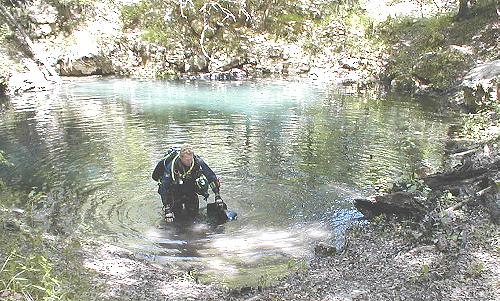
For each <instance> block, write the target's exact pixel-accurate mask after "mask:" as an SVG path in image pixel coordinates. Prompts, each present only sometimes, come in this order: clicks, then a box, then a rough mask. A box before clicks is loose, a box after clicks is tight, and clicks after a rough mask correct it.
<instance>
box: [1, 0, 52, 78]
mask: <svg viewBox="0 0 500 301" xmlns="http://www.w3.org/2000/svg"><path fill="white" fill-rule="evenodd" d="M0 14H1V15H2V16H3V18H4V19H5V20H6V22H7V25H8V26H9V27H10V28H11V30H12V31H13V32H17V33H18V34H19V35H20V37H18V39H20V40H21V41H23V42H24V43H25V44H26V46H27V47H28V50H29V52H30V53H31V55H32V56H33V59H34V60H35V61H37V62H39V63H40V64H41V66H40V68H41V69H42V73H43V74H45V79H46V80H48V81H51V82H56V83H59V82H61V78H60V77H59V75H58V74H57V72H56V71H55V70H54V68H53V67H52V65H50V64H49V63H48V62H47V60H46V58H45V57H44V56H43V55H40V54H39V53H38V52H37V51H36V50H35V45H34V44H33V41H31V38H30V37H29V36H28V34H27V33H26V32H25V31H24V29H23V27H22V26H21V25H20V24H19V23H18V22H17V21H16V19H15V18H14V17H13V16H12V15H11V14H10V12H9V10H8V9H7V7H5V6H4V5H3V4H2V3H0ZM43 71H46V72H43Z"/></svg>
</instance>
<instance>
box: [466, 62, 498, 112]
mask: <svg viewBox="0 0 500 301" xmlns="http://www.w3.org/2000/svg"><path fill="white" fill-rule="evenodd" d="M461 88H462V92H463V97H464V102H465V105H466V106H467V107H468V108H469V109H470V110H471V111H477V110H478V109H480V108H481V107H482V106H483V105H485V104H487V103H488V102H491V101H496V102H498V101H499V100H500V60H495V61H491V62H488V63H484V64H480V65H478V66H476V67H475V68H473V69H472V70H471V71H469V73H467V75H466V76H465V78H464V80H463V81H462V84H461Z"/></svg>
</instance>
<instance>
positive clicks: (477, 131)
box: [459, 102, 500, 140]
mask: <svg viewBox="0 0 500 301" xmlns="http://www.w3.org/2000/svg"><path fill="white" fill-rule="evenodd" d="M499 115H500V103H498V102H491V103H489V104H488V105H485V107H484V108H483V109H481V110H480V111H479V112H477V113H470V114H467V115H465V116H464V118H463V123H462V128H461V130H460V133H459V134H460V136H462V137H466V138H471V139H475V140H480V139H483V138H495V137H494V136H495V135H496V136H498V135H500V133H498V132H497V133H494V132H493V133H489V134H486V135H485V131H486V129H489V128H494V127H500V119H499V118H498V116H499ZM489 136H492V137H489Z"/></svg>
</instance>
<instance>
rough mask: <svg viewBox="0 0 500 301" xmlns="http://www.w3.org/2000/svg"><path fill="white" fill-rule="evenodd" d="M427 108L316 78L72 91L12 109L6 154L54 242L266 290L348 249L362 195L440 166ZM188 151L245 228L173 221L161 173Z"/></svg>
mask: <svg viewBox="0 0 500 301" xmlns="http://www.w3.org/2000/svg"><path fill="white" fill-rule="evenodd" d="M426 107H428V106H422V105H420V104H418V103H415V102H407V101H401V100H387V99H385V100H383V99H369V98H360V97H355V96H350V95H348V94H345V93H342V91H339V90H338V89H336V88H335V87H329V86H327V85H323V84H315V83H314V82H308V81H304V82H297V81H271V82H264V81H262V82H261V81H255V82H252V81H248V82H237V83H234V82H214V83H210V82H184V83H175V82H143V81H134V80H125V79H79V80H67V81H66V83H65V84H64V86H63V87H62V88H61V90H60V91H57V92H53V93H48V94H36V95H31V96H28V97H23V98H12V99H11V100H10V101H9V102H6V103H5V102H4V103H2V104H1V105H0V149H2V150H4V151H5V153H6V156H7V157H8V159H9V161H10V162H12V163H13V164H14V166H13V167H1V169H0V173H1V175H2V176H3V177H4V178H7V179H8V182H9V183H10V184H11V185H15V186H19V187H21V188H24V189H27V190H30V189H32V188H33V187H34V188H35V190H37V191H49V192H50V194H49V198H48V199H47V200H45V201H44V200H41V201H40V203H37V204H35V208H36V212H37V215H36V219H37V220H39V221H40V223H42V224H44V225H46V227H47V228H48V229H49V230H50V231H53V232H54V233H57V234H61V235H64V234H71V233H78V234H81V235H84V236H87V237H90V238H94V239H98V240H102V241H105V242H109V243H112V244H115V245H118V246H121V247H125V248H127V249H129V250H131V251H133V252H134V253H135V254H136V255H137V256H139V257H143V258H147V259H149V260H152V261H155V262H158V263H160V264H169V265H176V266H178V267H180V268H190V269H192V268H195V269H196V270H198V271H199V272H200V274H201V275H202V276H203V277H204V279H205V280H207V281H212V280H214V279H217V281H223V282H225V283H228V284H230V285H241V284H255V283H259V281H260V282H262V281H263V280H262V279H268V278H272V277H274V276H277V275H282V274H283V273H286V272H287V271H290V270H291V269H293V268H294V267H296V266H297V264H296V262H295V261H297V262H300V260H301V259H303V258H307V257H308V256H310V255H311V252H312V247H313V243H314V242H316V241H327V242H334V243H341V240H342V232H343V231H344V230H345V228H346V227H347V226H348V225H349V223H351V222H354V221H356V219H357V218H359V213H357V212H356V210H354V209H353V207H352V200H353V198H355V197H357V196H362V195H364V194H367V193H368V191H370V190H372V188H373V187H374V186H375V185H377V184H379V183H382V182H387V181H392V180H394V179H397V178H400V177H404V176H408V175H410V174H412V173H413V172H414V171H415V170H416V169H418V168H419V167H420V166H421V165H423V164H424V165H427V166H431V167H433V168H439V167H440V166H441V164H442V160H443V158H442V155H443V149H444V140H445V138H446V132H447V128H448V124H449V123H450V122H451V120H449V119H447V118H445V117H444V116H441V115H440V114H438V113H436V110H434V109H432V108H431V109H427V110H426V109H425V108H426ZM183 143H190V144H192V145H193V146H194V147H195V152H196V153H197V154H198V155H200V156H201V157H203V158H204V159H205V161H206V162H207V163H208V164H209V165H210V166H211V167H212V169H214V171H215V172H216V173H217V175H218V176H219V177H220V178H221V182H222V189H221V190H222V196H223V198H224V200H225V201H226V203H227V204H228V206H229V207H230V209H232V210H234V211H236V212H238V214H239V217H238V220H237V221H235V222H230V223H226V224H224V225H220V226H214V225H210V224H207V223H205V222H203V221H202V220H201V221H198V222H195V223H189V224H178V225H170V224H165V222H164V221H163V220H162V217H161V215H160V212H161V211H160V208H161V202H160V199H159V195H158V194H157V193H156V184H155V183H154V182H153V181H152V180H151V178H150V175H151V172H152V169H153V168H154V166H155V165H156V163H157V161H158V160H159V159H160V158H161V156H162V155H163V153H164V152H165V150H166V149H167V147H169V146H171V145H181V144H183ZM212 198H213V196H212ZM200 202H201V207H205V206H206V203H205V202H204V201H203V200H200ZM203 277H202V278H203ZM266 277H268V278H266Z"/></svg>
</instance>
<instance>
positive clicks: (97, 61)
mask: <svg viewBox="0 0 500 301" xmlns="http://www.w3.org/2000/svg"><path fill="white" fill-rule="evenodd" d="M59 66H60V69H59V73H60V75H63V76H87V75H110V74H114V67H113V64H112V62H111V60H110V59H109V58H107V57H104V56H100V55H99V56H91V57H82V58H80V59H77V60H75V61H66V62H65V61H60V62H59Z"/></svg>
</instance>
